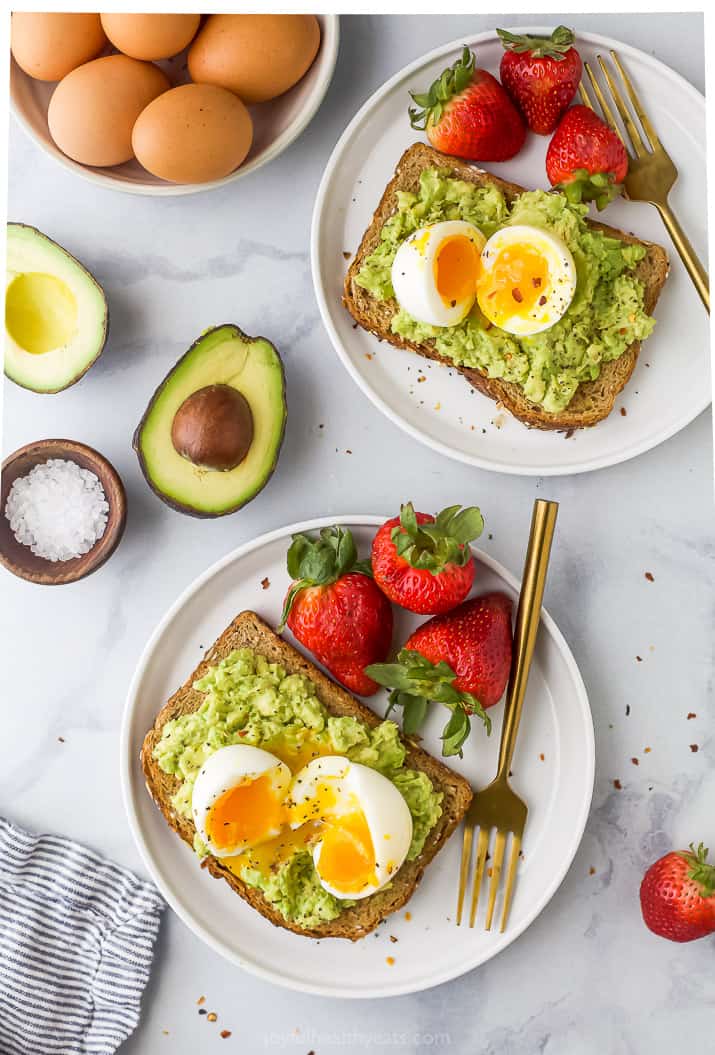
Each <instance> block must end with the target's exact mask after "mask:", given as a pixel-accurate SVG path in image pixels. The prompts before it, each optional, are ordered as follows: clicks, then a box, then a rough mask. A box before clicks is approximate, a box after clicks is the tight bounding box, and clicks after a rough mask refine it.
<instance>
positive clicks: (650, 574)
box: [645, 571, 655, 582]
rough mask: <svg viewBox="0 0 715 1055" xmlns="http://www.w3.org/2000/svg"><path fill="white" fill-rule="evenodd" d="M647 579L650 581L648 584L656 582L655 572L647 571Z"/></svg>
mask: <svg viewBox="0 0 715 1055" xmlns="http://www.w3.org/2000/svg"><path fill="white" fill-rule="evenodd" d="M645 577H646V579H647V580H648V582H655V579H654V578H653V572H651V571H647V572H646V573H645Z"/></svg>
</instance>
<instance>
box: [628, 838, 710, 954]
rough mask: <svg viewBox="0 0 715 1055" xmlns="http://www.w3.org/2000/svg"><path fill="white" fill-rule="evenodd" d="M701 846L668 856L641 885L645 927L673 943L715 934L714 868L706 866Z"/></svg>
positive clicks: (705, 851)
mask: <svg viewBox="0 0 715 1055" xmlns="http://www.w3.org/2000/svg"><path fill="white" fill-rule="evenodd" d="M707 856H708V851H707V850H706V849H705V847H704V846H703V844H702V843H700V845H699V846H698V848H697V849H696V848H695V846H694V845H693V844H692V843H691V844H690V850H679V851H676V852H674V853H669V854H666V855H665V857H661V858H660V860H659V861H656V862H655V864H654V865H651V867H650V868H649V869H648V871H647V872H646V874H645V877H644V879H643V882H642V883H641V911H642V913H643V919H644V921H645V925H646V927H648V928H649V929H650V930H652V931H653V933H654V934H658V935H659V936H660V937H661V938H668V939H669V940H670V941H694V940H695V939H696V938H705V937H707V936H708V934H715V865H710V864H708V863H707Z"/></svg>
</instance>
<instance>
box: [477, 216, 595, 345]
mask: <svg viewBox="0 0 715 1055" xmlns="http://www.w3.org/2000/svg"><path fill="white" fill-rule="evenodd" d="M514 245H528V246H529V248H530V249H532V250H534V251H535V252H536V253H538V254H539V256H540V257H541V258H542V259H543V260H544V262H545V263H546V266H547V269H548V275H549V279H548V282H547V284H546V287H545V288H543V290H541V292H540V295H539V299H540V300H542V301H543V303H539V300H537V301H536V303H535V304H534V305H533V306H532V307H531V308H530V309H529V310H526V309H524V310H521V311H520V310H519V304H518V303H517V301H516V300H515V301H514V312H513V314H512V315H511V316H508V317H505V318H503V317H500V316H498V315H495V313H494V311H493V305H492V304H491V303H490V301H489V300H488V299H486V298H485V297H484V295H483V292H482V285H481V281H480V282H479V283H478V284H477V299H478V301H479V307H480V308H481V310H482V312H483V313H484V315H485V316H486V317H487V319H488V320H489V321H490V322H491V323H493V324H494V325H495V326H498V327H499V328H500V329H502V330H504V331H505V332H506V333H513V334H514V335H515V336H518V337H529V336H532V335H533V334H535V333H541V332H542V331H543V330H548V329H550V327H552V326H554V325H555V324H556V323H557V322H558V321H559V319H561V318H563V316H564V315H565V314H566V312H567V310H568V308H569V305H570V304H571V301H572V300H573V296H574V293H575V292H576V281H577V275H576V265H575V263H574V259H573V256H572V255H571V252H570V250H569V248H568V246H567V245H566V243H565V242H563V241H562V239H561V238H559V237H558V236H557V235H555V234H553V233H552V232H551V231H545V230H543V229H542V228H539V227H531V226H529V225H527V224H515V225H514V226H513V227H501V228H500V229H499V230H498V231H496V232H495V233H494V234H493V235H492V236H491V238H489V239H488V240H487V242H486V244H485V245H484V248H483V249H482V254H481V266H482V276H485V275H487V274H488V273H489V272H491V271H492V270H493V269H494V268H495V267H498V264H499V257H500V254H501V253H503V251H504V250H505V249H507V248H510V247H513V246H514Z"/></svg>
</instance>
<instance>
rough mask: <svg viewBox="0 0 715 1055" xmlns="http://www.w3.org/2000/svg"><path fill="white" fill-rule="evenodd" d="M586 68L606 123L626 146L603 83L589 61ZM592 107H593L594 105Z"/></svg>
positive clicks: (585, 64)
mask: <svg viewBox="0 0 715 1055" xmlns="http://www.w3.org/2000/svg"><path fill="white" fill-rule="evenodd" d="M584 68H585V70H586V73H587V74H588V79H589V81H590V82H591V87H592V88H593V94H594V95H595V96H596V99H597V100H598V105H599V106H600V107H601V111H602V113H603V116H604V118H605V119H606V124H609V125H610V126H611V128H612V129H613V131H614V132H615V133H616V135H617V136H618V138H619V139H620V141H621V143H623V146H625V145H626V144H625V143H624V141H623V134H622V132H621V130H620V128H619V127H618V123H617V121H616V118H615V116H614V113H613V110H612V109H611V107H610V106H609V105H608V103H607V102H606V97H605V95H604V94H603V92H602V91H601V85H600V84H599V83H598V81H597V80H596V78H595V76H594V74H593V70H592V69H591V67H590V66H589V64H588V63H587V62H585V63H584ZM591 109H593V107H592V108H591Z"/></svg>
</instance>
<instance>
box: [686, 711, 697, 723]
mask: <svg viewBox="0 0 715 1055" xmlns="http://www.w3.org/2000/svg"><path fill="white" fill-rule="evenodd" d="M693 718H697V714H696V713H695V711H691V712H690V714H689V715H688V721H689V722H691V721H692V720H693Z"/></svg>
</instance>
